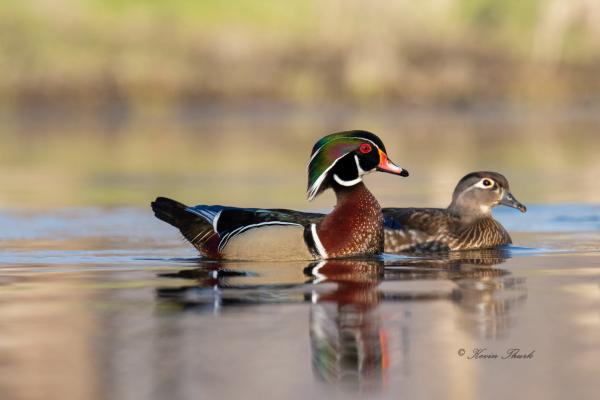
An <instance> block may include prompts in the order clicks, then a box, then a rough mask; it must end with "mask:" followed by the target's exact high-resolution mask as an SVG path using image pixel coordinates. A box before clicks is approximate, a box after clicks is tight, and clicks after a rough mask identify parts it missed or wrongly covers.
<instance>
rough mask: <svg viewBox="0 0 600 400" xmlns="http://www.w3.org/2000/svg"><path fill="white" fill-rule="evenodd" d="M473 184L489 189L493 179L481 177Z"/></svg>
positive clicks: (492, 185) (491, 186)
mask: <svg viewBox="0 0 600 400" xmlns="http://www.w3.org/2000/svg"><path fill="white" fill-rule="evenodd" d="M473 186H475V187H476V188H480V189H491V188H493V187H494V181H493V180H491V179H490V178H483V179H482V180H480V181H479V182H477V183H476V184H475V185H473Z"/></svg>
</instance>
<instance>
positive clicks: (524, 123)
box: [0, 0, 600, 208]
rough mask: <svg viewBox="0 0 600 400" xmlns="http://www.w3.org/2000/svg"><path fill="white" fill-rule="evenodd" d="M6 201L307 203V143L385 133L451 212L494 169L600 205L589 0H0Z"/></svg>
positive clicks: (520, 184)
mask: <svg viewBox="0 0 600 400" xmlns="http://www.w3.org/2000/svg"><path fill="white" fill-rule="evenodd" d="M0 71H1V74H0V172H1V173H0V186H1V187H2V190H0V206H2V207H25V208H29V207H33V208H46V207H64V206H73V205H93V204H98V205H139V206H145V205H146V204H147V203H148V201H149V200H150V199H151V198H153V196H155V195H157V194H163V195H169V196H174V197H179V198H181V200H183V201H186V202H191V203H194V202H196V203H201V202H207V203H226V204H235V205H255V206H280V207H304V208H315V207H317V208H318V207H326V206H328V205H330V204H331V203H332V197H331V196H330V195H327V196H323V197H324V198H323V199H318V200H317V201H316V203H315V204H313V205H309V204H308V203H307V202H306V200H305V194H304V190H305V184H306V182H305V181H306V177H305V164H306V161H307V159H308V154H309V151H310V148H311V146H312V144H313V142H314V141H315V140H316V139H318V138H319V137H320V136H322V135H324V134H327V133H330V132H334V131H340V130H346V129H367V130H371V131H373V132H375V133H377V134H379V135H380V136H381V137H382V139H383V140H384V142H385V143H386V145H387V147H388V152H389V155H390V157H391V158H392V159H393V160H394V161H396V162H397V163H398V164H400V165H402V166H403V167H406V168H407V169H408V170H409V171H410V172H411V177H410V178H409V179H398V178H396V179H395V178H393V177H390V176H377V177H376V176H373V177H369V178H367V180H368V181H369V186H370V187H371V188H372V189H373V191H374V192H375V193H376V194H377V196H378V197H379V198H381V200H382V203H384V204H385V205H420V204H428V205H437V206H445V205H446V204H447V203H448V201H449V197H450V193H451V190H452V189H453V186H454V184H455V183H456V181H457V180H458V179H459V178H460V177H461V176H462V175H464V174H465V173H467V172H469V171H471V170H478V169H495V170H498V171H500V172H503V173H505V174H506V175H507V177H508V178H509V180H510V182H511V184H512V187H513V191H514V192H515V194H516V195H517V196H518V197H520V198H522V200H523V201H524V202H526V203H528V202H598V201H599V200H600V186H599V185H597V182H596V180H597V176H599V175H600V157H599V156H598V155H599V154H600V140H599V136H598V129H599V128H600V113H599V111H600V107H599V106H600V101H599V100H600V79H599V78H598V76H599V72H600V2H597V1H593V0H569V1H564V0H495V1H494V0H424V1H420V2H414V1H409V0H397V1H367V0H346V1H343V0H321V1H317V0H303V1H300V0H289V1H268V0H262V1H261V0H239V1H235V2H226V1H215V0H204V1H202V0H200V1H199V0H171V1H161V0H87V1H85V0H24V1H19V2H17V1H8V0H4V1H2V2H1V5H0Z"/></svg>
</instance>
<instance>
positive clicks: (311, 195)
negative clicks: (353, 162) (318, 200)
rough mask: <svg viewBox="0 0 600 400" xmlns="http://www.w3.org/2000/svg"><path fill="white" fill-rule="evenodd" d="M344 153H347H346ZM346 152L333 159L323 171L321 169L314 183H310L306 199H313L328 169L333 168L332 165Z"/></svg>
mask: <svg viewBox="0 0 600 400" xmlns="http://www.w3.org/2000/svg"><path fill="white" fill-rule="evenodd" d="M346 154H348V153H346ZM346 154H344V155H343V156H340V157H338V158H336V159H335V161H334V162H333V163H332V164H331V165H330V166H329V167H327V169H326V170H325V171H323V173H322V174H321V175H320V176H319V177H318V178H317V180H316V181H315V183H313V184H312V186H311V187H310V190H309V191H308V200H309V201H310V200H312V199H314V198H315V196H316V195H317V192H318V191H319V187H320V186H321V184H322V183H323V181H324V180H325V177H326V176H327V173H328V172H329V170H330V169H331V168H333V166H334V165H335V163H337V162H338V161H339V160H341V159H342V158H343V157H345V156H346Z"/></svg>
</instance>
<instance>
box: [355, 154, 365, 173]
mask: <svg viewBox="0 0 600 400" xmlns="http://www.w3.org/2000/svg"><path fill="white" fill-rule="evenodd" d="M354 161H355V162H356V169H357V170H358V176H363V175H364V174H366V172H365V171H364V170H363V169H362V168H361V167H360V162H359V160H358V156H357V155H356V154H355V155H354Z"/></svg>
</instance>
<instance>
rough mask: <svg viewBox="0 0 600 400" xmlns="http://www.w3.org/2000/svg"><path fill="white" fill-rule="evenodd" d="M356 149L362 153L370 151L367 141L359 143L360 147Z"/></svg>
mask: <svg viewBox="0 0 600 400" xmlns="http://www.w3.org/2000/svg"><path fill="white" fill-rule="evenodd" d="M358 149H359V150H360V152H361V153H363V154H369V153H370V152H371V145H370V144H368V143H363V144H361V145H360V147H359V148H358Z"/></svg>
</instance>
